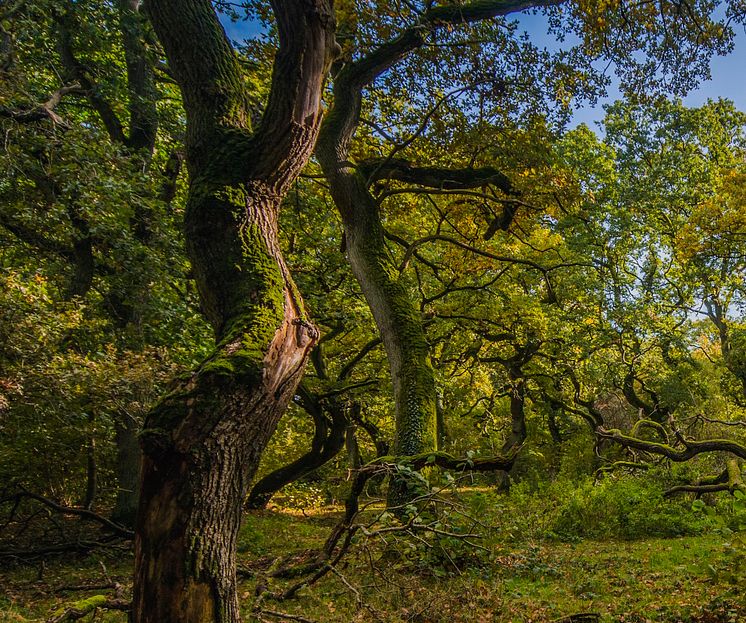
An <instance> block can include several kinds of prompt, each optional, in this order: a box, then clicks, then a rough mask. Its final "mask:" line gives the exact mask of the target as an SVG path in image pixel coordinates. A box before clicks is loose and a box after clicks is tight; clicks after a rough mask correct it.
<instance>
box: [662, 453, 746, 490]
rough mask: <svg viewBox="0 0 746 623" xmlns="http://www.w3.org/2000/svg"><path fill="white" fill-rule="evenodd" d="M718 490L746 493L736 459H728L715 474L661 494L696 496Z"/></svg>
mask: <svg viewBox="0 0 746 623" xmlns="http://www.w3.org/2000/svg"><path fill="white" fill-rule="evenodd" d="M719 491H729V492H730V493H731V494H733V493H734V492H735V491H742V492H743V493H746V486H745V485H744V483H743V477H742V476H741V467H740V465H739V464H738V461H737V460H736V459H730V460H729V461H728V462H727V463H726V467H725V469H724V470H723V471H722V472H721V473H720V474H718V475H717V476H707V477H705V478H700V479H699V480H697V481H695V482H693V483H691V484H686V485H677V486H675V487H671V488H670V489H668V490H667V491H666V492H665V493H664V494H663V495H664V496H665V497H670V496H672V495H675V494H676V493H696V494H697V497H699V496H700V495H702V494H703V493H718V492H719Z"/></svg>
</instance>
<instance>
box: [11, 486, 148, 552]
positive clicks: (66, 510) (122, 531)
mask: <svg viewBox="0 0 746 623" xmlns="http://www.w3.org/2000/svg"><path fill="white" fill-rule="evenodd" d="M21 498H29V499H31V500H35V501H37V502H40V503H41V504H44V506H47V507H49V508H51V509H52V510H55V511H57V512H58V513H62V514H63V515H76V516H78V517H82V518H83V519H88V520H90V521H95V522H97V523H99V524H101V525H102V526H104V527H105V528H107V529H109V530H111V532H113V533H114V534H116V535H117V536H120V537H122V538H125V539H131V538H133V537H134V536H135V533H134V532H132V530H128V529H127V528H125V527H124V526H121V525H119V524H118V523H115V522H113V521H111V519H107V518H106V517H103V516H102V515H99V514H98V513H94V512H93V511H92V510H88V509H87V508H76V507H72V506H63V505H62V504H58V503H57V502H55V501H54V500H50V499H49V498H45V497H44V496H43V495H39V494H38V493H32V492H31V491H28V490H27V489H24V488H23V487H21V490H20V491H19V492H18V493H15V494H13V495H12V496H10V498H9V499H14V500H17V499H21ZM6 501H7V500H6Z"/></svg>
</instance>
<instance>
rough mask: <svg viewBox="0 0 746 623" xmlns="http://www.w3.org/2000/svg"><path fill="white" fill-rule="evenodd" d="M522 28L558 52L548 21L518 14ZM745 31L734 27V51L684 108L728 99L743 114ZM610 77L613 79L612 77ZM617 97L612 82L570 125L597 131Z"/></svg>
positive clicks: (713, 66)
mask: <svg viewBox="0 0 746 623" xmlns="http://www.w3.org/2000/svg"><path fill="white" fill-rule="evenodd" d="M518 21H519V23H520V25H521V28H522V29H523V30H525V31H526V32H528V33H529V34H530V35H531V38H532V40H533V41H534V43H536V45H538V46H540V47H547V48H549V49H550V50H551V49H557V47H558V44H557V42H556V40H555V39H554V38H553V37H552V36H551V35H548V34H547V20H546V17H545V16H544V15H541V14H535V15H528V14H526V15H521V16H519V17H518ZM745 62H746V32H745V31H744V27H743V26H736V40H735V48H734V50H733V52H731V53H730V54H729V55H728V56H715V57H713V59H712V61H711V63H710V73H711V74H712V79H711V80H708V81H706V82H703V83H702V84H701V85H700V87H699V88H698V89H697V90H695V91H692V92H690V93H689V95H687V96H686V97H685V98H684V104H686V105H687V106H699V105H701V104H704V103H705V102H706V101H707V100H708V99H717V98H719V97H722V98H726V99H731V100H733V101H734V102H735V104H736V107H737V108H738V109H739V110H744V111H746V67H744V63H745ZM612 78H616V77H615V76H612ZM619 97H620V93H619V89H618V81H616V80H614V81H613V83H612V85H611V86H610V87H609V95H608V97H606V98H604V99H603V100H601V101H599V102H598V104H597V105H596V106H595V107H590V106H587V105H585V106H583V108H581V109H579V110H577V111H576V112H575V115H574V117H573V125H577V124H580V123H586V124H587V125H589V126H590V127H592V128H594V129H597V127H596V125H595V122H597V121H600V120H601V119H602V118H603V116H604V111H603V105H604V104H607V103H610V102H613V101H614V100H615V99H618V98H619Z"/></svg>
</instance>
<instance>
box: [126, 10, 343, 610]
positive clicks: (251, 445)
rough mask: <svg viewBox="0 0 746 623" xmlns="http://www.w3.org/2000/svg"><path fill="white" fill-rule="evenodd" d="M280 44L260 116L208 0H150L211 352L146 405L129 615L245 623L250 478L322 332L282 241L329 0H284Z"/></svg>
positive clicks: (325, 51) (310, 132) (329, 39)
mask: <svg viewBox="0 0 746 623" xmlns="http://www.w3.org/2000/svg"><path fill="white" fill-rule="evenodd" d="M272 6H273V11H274V15H275V18H276V20H277V27H278V33H279V47H278V50H277V54H276V58H275V62H274V69H273V74H272V84H271V89H270V93H269V97H268V100H267V102H266V107H265V109H264V111H263V114H262V116H261V120H260V121H259V123H258V124H257V125H256V127H253V126H252V117H253V116H254V113H255V111H254V110H253V106H252V101H253V100H252V97H251V95H252V93H250V92H249V90H248V88H247V84H246V80H245V76H244V74H243V70H242V66H241V63H240V61H239V58H238V56H237V54H236V52H235V51H234V49H233V48H232V46H231V44H230V42H229V41H228V39H227V38H226V35H225V32H224V31H223V28H222V27H221V25H220V22H219V21H218V18H217V15H216V14H215V11H214V10H213V7H212V5H211V3H210V2H209V0H190V1H187V2H183V1H182V2H177V1H176V0H153V1H152V2H149V3H147V4H146V8H147V11H148V14H149V16H150V19H151V22H152V24H153V27H154V29H155V31H156V33H157V34H158V37H159V39H160V41H161V43H162V44H163V47H164V49H165V52H166V55H167V57H168V61H169V68H170V71H172V72H173V75H174V76H175V78H176V80H177V81H178V83H179V86H180V88H181V92H182V96H183V101H184V108H185V110H186V115H187V134H186V163H187V167H188V171H189V176H190V187H189V195H188V199H187V206H186V215H185V230H186V240H187V250H188V253H189V256H190V259H191V262H192V266H193V273H194V277H195V280H196V282H197V287H198V289H199V294H200V297H201V301H202V307H203V310H204V313H205V315H206V317H207V319H208V320H209V322H210V324H211V325H212V327H213V329H214V332H215V350H214V352H213V354H212V355H211V356H209V357H208V358H207V359H206V360H205V361H204V362H203V363H202V364H201V365H200V366H199V367H198V368H197V369H196V370H195V371H194V372H193V373H192V374H191V375H190V376H189V378H188V379H185V380H184V381H182V382H181V383H180V384H179V385H178V386H177V387H175V388H174V389H173V391H171V393H170V394H169V395H167V396H166V397H165V398H164V399H163V400H162V401H161V402H160V403H159V404H158V405H157V406H156V407H155V408H154V409H153V410H152V411H151V413H150V414H149V415H148V417H147V419H146V422H145V426H144V431H143V433H142V447H143V453H144V459H143V469H142V480H141V483H142V484H141V492H140V496H141V498H140V508H139V513H138V522H137V535H136V540H135V552H136V553H135V557H136V559H135V585H134V604H133V606H134V619H135V620H136V621H139V622H158V623H166V622H169V621H174V622H175V621H180V622H185V621H194V622H197V621H238V620H239V607H238V598H237V595H236V581H235V541H236V536H237V533H238V527H239V522H240V517H241V509H242V504H243V500H244V498H245V495H246V491H247V488H248V484H249V482H250V481H251V478H252V476H253V475H254V472H255V470H256V468H257V465H258V462H259V458H260V456H261V453H262V450H263V449H264V447H265V445H266V444H267V442H268V441H269V438H270V436H271V435H272V432H273V431H274V429H275V426H276V424H277V421H278V419H279V418H280V416H281V415H282V413H283V412H284V410H285V407H286V406H287V404H288V401H289V400H290V399H291V397H292V396H293V394H294V392H295V388H296V385H297V384H298V382H299V380H300V377H301V375H302V373H303V369H304V366H305V361H306V357H307V355H308V353H309V351H310V349H311V348H312V347H313V345H314V344H315V342H316V340H317V338H318V331H317V330H316V328H315V327H314V326H313V325H312V324H311V323H310V322H309V320H308V318H307V316H306V312H305V309H304V305H303V301H302V299H301V297H300V294H299V292H298V290H297V288H296V287H295V285H294V283H293V280H292V278H291V276H290V274H289V271H288V269H287V267H286V265H285V262H284V260H283V257H282V253H281V250H280V245H279V242H278V237H277V233H278V232H277V227H278V225H277V221H278V214H279V209H280V203H281V201H282V198H283V196H284V195H285V193H286V192H287V190H288V187H289V185H290V184H291V183H292V182H293V180H294V179H295V178H296V176H297V175H298V173H299V172H300V170H301V168H302V167H303V166H304V165H305V164H306V162H307V160H308V158H309V156H310V155H311V153H312V150H313V146H314V143H315V139H316V135H317V133H318V129H319V124H320V121H321V92H322V88H323V84H324V80H325V77H326V73H327V71H328V68H329V65H330V63H331V60H332V58H333V56H334V53H335V50H336V44H335V42H334V16H333V12H332V6H331V2H328V1H326V0H316V1H314V2H303V3H301V2H294V1H289V0H288V1H286V0H280V1H277V2H273V4H272Z"/></svg>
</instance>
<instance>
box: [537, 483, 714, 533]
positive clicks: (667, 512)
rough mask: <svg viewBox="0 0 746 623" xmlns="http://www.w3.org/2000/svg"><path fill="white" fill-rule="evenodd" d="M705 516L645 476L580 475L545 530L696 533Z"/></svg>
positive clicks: (706, 523) (707, 523) (704, 524)
mask: <svg viewBox="0 0 746 623" xmlns="http://www.w3.org/2000/svg"><path fill="white" fill-rule="evenodd" d="M710 523H711V522H710V520H709V519H708V518H706V517H704V516H702V515H699V514H697V513H694V512H693V511H692V509H691V504H690V502H689V501H688V500H684V499H683V498H679V499H666V498H664V497H663V488H662V487H661V486H660V484H658V483H656V482H654V481H651V480H649V479H645V478H639V477H638V478H631V477H630V478H620V479H611V478H609V479H606V480H604V481H602V482H600V483H594V482H593V481H590V480H588V481H585V482H582V483H580V484H579V485H578V487H577V488H576V489H575V490H574V491H573V492H571V493H570V494H569V497H568V498H567V499H566V500H565V501H564V503H563V504H562V505H561V506H560V508H559V512H558V513H557V515H556V517H555V519H554V521H553V522H552V524H551V527H550V531H551V533H552V534H554V535H556V536H557V537H559V538H562V539H572V538H578V537H581V538H609V537H611V538H621V539H636V538H644V537H673V536H685V535H694V534H700V533H702V532H703V531H704V530H705V529H706V528H707V527H709V526H710Z"/></svg>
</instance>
